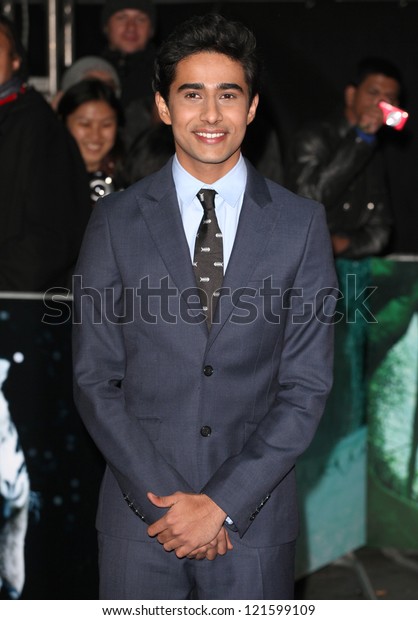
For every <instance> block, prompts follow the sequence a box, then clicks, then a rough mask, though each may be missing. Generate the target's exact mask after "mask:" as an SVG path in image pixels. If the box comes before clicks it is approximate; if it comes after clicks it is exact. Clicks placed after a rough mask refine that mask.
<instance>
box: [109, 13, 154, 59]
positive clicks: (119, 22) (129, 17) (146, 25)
mask: <svg viewBox="0 0 418 620" xmlns="http://www.w3.org/2000/svg"><path fill="white" fill-rule="evenodd" d="M105 32H106V35H107V38H108V41H109V47H110V49H114V50H119V51H120V52H124V53H125V54H133V53H134V52H138V51H140V50H143V49H145V47H146V46H147V43H148V41H149V40H150V39H151V37H152V35H153V28H152V23H151V19H150V17H149V16H148V15H147V14H146V13H144V12H143V11H138V10H136V9H123V10H122V11H117V12H116V13H114V14H113V15H112V16H111V17H110V18H109V20H108V22H107V25H106V28H105Z"/></svg>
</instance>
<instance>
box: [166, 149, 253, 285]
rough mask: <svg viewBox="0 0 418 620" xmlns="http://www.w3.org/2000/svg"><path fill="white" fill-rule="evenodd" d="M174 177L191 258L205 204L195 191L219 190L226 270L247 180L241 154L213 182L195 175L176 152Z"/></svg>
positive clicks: (220, 221) (219, 218) (217, 214)
mask: <svg viewBox="0 0 418 620" xmlns="http://www.w3.org/2000/svg"><path fill="white" fill-rule="evenodd" d="M173 178H174V184H175V186H176V191H177V198H178V202H179V207H180V214H181V219H182V221H183V227H184V232H185V235H186V239H187V244H188V246H189V250H190V258H191V260H192V261H193V257H194V246H195V242H196V233H197V230H198V228H199V224H200V221H201V219H202V216H203V209H202V205H201V204H200V202H199V199H198V198H197V196H196V195H197V193H198V191H199V190H200V189H202V188H203V187H205V188H209V189H214V190H215V191H216V192H217V195H216V196H215V208H216V217H217V220H218V225H219V228H220V230H221V232H222V241H223V254H224V273H225V271H226V268H227V266H228V261H229V258H230V256H231V252H232V247H233V245H234V241H235V234H236V232H237V228H238V221H239V216H240V213H241V207H242V201H243V198H244V191H245V186H246V183H247V167H246V165H245V162H244V159H243V157H242V155H241V156H240V158H239V160H238V162H237V163H236V165H235V166H234V167H233V168H232V170H230V171H229V172H228V174H226V175H225V176H224V177H222V178H221V179H219V180H218V181H216V182H215V183H213V185H208V184H207V183H203V181H199V179H196V178H195V177H193V176H192V175H191V174H189V173H188V172H187V171H186V170H185V169H184V168H183V166H182V165H181V164H180V162H179V160H178V159H177V156H174V160H173Z"/></svg>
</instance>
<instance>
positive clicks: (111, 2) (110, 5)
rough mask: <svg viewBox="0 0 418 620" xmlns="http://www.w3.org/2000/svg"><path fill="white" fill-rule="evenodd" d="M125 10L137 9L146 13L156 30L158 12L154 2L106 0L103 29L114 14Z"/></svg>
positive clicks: (150, 0) (148, 0)
mask: <svg viewBox="0 0 418 620" xmlns="http://www.w3.org/2000/svg"><path fill="white" fill-rule="evenodd" d="M124 9H136V10H137V11H142V12H143V13H146V14H147V15H148V17H149V18H150V20H151V23H152V27H153V28H155V20H156V12H155V6H154V3H153V2H152V0H105V4H104V7H103V12H102V25H103V27H104V26H106V24H107V22H108V20H109V18H110V17H112V15H113V14H114V13H117V12H118V11H123V10H124Z"/></svg>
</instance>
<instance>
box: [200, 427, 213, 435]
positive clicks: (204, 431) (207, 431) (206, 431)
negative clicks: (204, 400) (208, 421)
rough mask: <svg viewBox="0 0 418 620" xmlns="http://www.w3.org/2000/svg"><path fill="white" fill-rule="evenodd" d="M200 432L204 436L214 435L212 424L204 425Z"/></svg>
mask: <svg viewBox="0 0 418 620" xmlns="http://www.w3.org/2000/svg"><path fill="white" fill-rule="evenodd" d="M200 434H201V435H202V437H210V435H212V429H211V427H210V426H202V428H201V429H200Z"/></svg>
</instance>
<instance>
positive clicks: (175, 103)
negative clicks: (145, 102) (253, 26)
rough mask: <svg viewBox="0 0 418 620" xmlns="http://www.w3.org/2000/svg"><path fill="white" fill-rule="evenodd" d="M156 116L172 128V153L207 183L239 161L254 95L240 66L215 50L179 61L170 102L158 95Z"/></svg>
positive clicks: (254, 103)
mask: <svg viewBox="0 0 418 620" xmlns="http://www.w3.org/2000/svg"><path fill="white" fill-rule="evenodd" d="M156 103H157V107H158V111H159V113H160V117H161V119H162V120H163V122H164V123H166V124H167V125H172V129H173V135H174V141H175V146H176V154H177V157H178V159H179V162H180V163H181V165H182V166H183V167H184V168H185V169H186V170H187V172H189V173H190V174H191V175H192V176H194V177H196V178H198V179H200V180H201V181H204V182H206V183H213V182H214V181H216V180H217V179H220V178H221V177H223V176H224V175H225V174H226V173H227V172H229V170H231V169H232V168H233V167H234V166H235V164H236V163H237V161H238V159H239V155H240V151H241V144H242V141H243V139H244V136H245V132H246V128H247V125H248V124H249V123H251V121H252V120H253V118H254V116H255V112H256V109H257V104H258V95H256V96H255V97H254V99H253V100H252V101H251V102H250V97H249V89H248V86H247V83H246V81H245V75H244V70H243V67H242V65H241V64H240V63H239V62H237V61H235V60H233V59H231V58H229V57H228V56H225V55H224V54H219V53H217V52H199V53H196V54H193V55H192V56H187V57H186V58H184V59H183V60H181V61H180V62H179V63H178V65H177V67H176V73H175V77H174V81H173V82H172V84H171V86H170V92H169V97H168V101H164V99H163V98H162V96H161V95H160V94H159V93H157V94H156Z"/></svg>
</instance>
